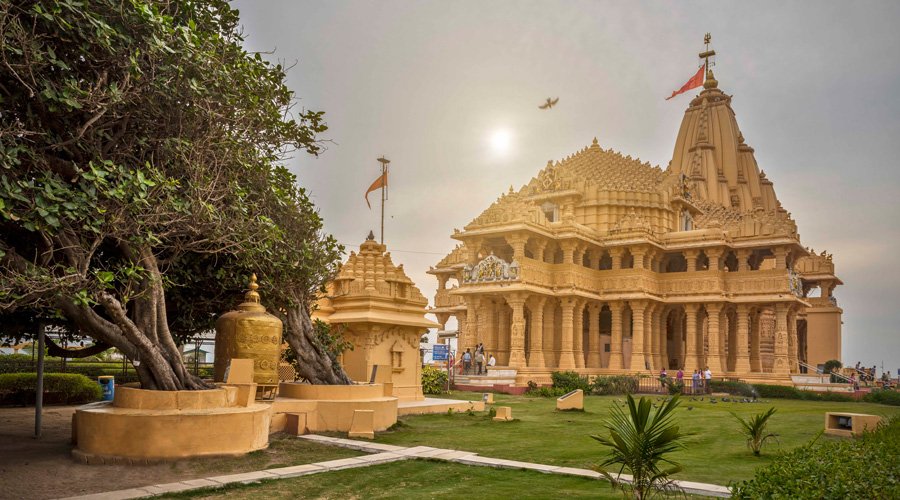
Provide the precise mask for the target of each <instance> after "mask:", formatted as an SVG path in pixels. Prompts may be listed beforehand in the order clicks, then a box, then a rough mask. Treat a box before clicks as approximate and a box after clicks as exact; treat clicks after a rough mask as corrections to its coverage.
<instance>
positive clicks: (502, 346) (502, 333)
mask: <svg viewBox="0 0 900 500" xmlns="http://www.w3.org/2000/svg"><path fill="white" fill-rule="evenodd" d="M497 309H498V310H499V312H498V320H499V322H500V325H499V326H500V328H499V329H498V332H497V335H498V339H497V362H498V363H500V362H502V363H503V364H504V365H506V363H509V345H510V340H511V339H510V327H511V325H510V322H511V321H512V318H511V315H510V312H509V309H507V307H506V304H504V303H502V302H501V303H500V304H498V305H497Z"/></svg>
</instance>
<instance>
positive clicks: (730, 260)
mask: <svg viewBox="0 0 900 500" xmlns="http://www.w3.org/2000/svg"><path fill="white" fill-rule="evenodd" d="M725 269H726V270H727V271H728V272H730V273H733V272H735V271H737V270H738V259H737V255H735V254H734V251H733V250H729V251H728V253H727V254H725Z"/></svg>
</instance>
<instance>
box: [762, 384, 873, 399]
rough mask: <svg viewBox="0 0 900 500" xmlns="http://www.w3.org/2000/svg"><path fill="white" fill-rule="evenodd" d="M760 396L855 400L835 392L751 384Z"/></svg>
mask: <svg viewBox="0 0 900 500" xmlns="http://www.w3.org/2000/svg"><path fill="white" fill-rule="evenodd" d="M753 388H754V389H756V391H757V393H759V397H761V398H773V399H777V398H783V399H802V400H804V401H836V402H842V403H844V402H853V401H856V400H855V399H853V398H852V397H850V396H848V395H846V394H840V393H836V392H813V391H801V390H799V389H796V388H794V387H791V386H786V385H767V384H753Z"/></svg>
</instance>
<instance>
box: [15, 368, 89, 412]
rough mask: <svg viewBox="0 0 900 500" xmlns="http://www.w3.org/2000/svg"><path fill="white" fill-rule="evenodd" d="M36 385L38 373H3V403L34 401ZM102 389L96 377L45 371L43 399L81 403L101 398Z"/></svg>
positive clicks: (51, 402)
mask: <svg viewBox="0 0 900 500" xmlns="http://www.w3.org/2000/svg"><path fill="white" fill-rule="evenodd" d="M36 389H37V374H36V373H4V374H0V403H3V404H12V405H32V404H34V399H35V390H36ZM102 395H103V390H102V389H101V388H100V384H98V383H97V382H96V381H95V380H91V379H89V378H87V377H85V376H84V375H78V374H76V373H45V374H44V402H45V403H47V404H82V403H90V402H91V401H96V400H98V399H100V397H101V396H102Z"/></svg>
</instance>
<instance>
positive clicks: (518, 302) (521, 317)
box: [504, 292, 525, 368]
mask: <svg viewBox="0 0 900 500" xmlns="http://www.w3.org/2000/svg"><path fill="white" fill-rule="evenodd" d="M504 298H505V299H506V303H507V304H509V307H511V308H512V323H511V325H510V335H509V337H510V338H509V363H508V364H509V366H510V367H513V368H524V367H525V294H524V293H521V292H517V293H511V294H509V295H506V296H504Z"/></svg>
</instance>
